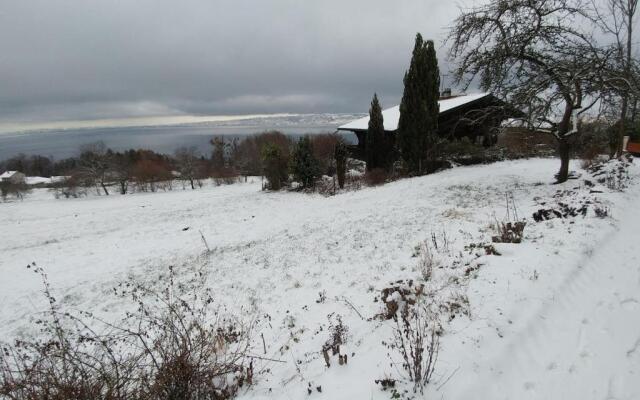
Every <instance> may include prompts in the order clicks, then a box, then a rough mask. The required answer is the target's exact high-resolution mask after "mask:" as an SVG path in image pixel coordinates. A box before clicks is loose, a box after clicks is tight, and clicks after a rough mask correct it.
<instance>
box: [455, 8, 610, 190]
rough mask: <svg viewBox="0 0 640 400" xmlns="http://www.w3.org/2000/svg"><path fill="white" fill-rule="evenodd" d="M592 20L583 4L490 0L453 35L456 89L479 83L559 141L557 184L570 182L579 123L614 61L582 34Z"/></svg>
mask: <svg viewBox="0 0 640 400" xmlns="http://www.w3.org/2000/svg"><path fill="white" fill-rule="evenodd" d="M595 18H596V17H595V16H594V12H593V10H590V8H589V4H587V3H585V2H583V1H582V0H545V1H531V0H511V1H502V0H491V1H490V2H489V3H487V4H485V5H482V6H478V7H475V8H472V9H468V10H462V12H461V15H460V16H459V17H458V18H457V19H456V20H455V21H454V24H453V26H452V27H451V29H450V32H449V35H448V42H449V43H450V44H451V48H450V51H449V56H450V58H452V59H454V60H455V61H456V63H457V64H456V67H455V70H454V78H455V80H456V81H457V83H462V84H463V85H465V86H468V85H469V84H470V83H471V82H474V81H479V83H480V85H481V87H482V88H483V89H485V90H488V91H492V92H493V93H494V95H496V96H497V97H499V98H500V99H502V100H504V101H505V102H506V103H507V104H509V105H511V106H513V107H515V108H518V109H519V110H521V111H523V113H524V115H523V116H522V118H521V119H522V120H523V121H524V122H525V123H526V125H527V126H528V127H529V128H531V129H533V130H536V131H540V132H545V133H549V134H552V135H553V136H554V137H555V138H556V139H557V142H558V152H559V155H560V160H561V165H560V170H559V172H558V174H557V181H558V182H564V181H566V180H567V179H568V176H569V159H570V154H571V153H570V151H571V138H572V136H573V135H575V134H577V133H578V124H577V118H578V117H579V116H580V115H581V114H583V113H584V112H586V111H588V110H589V109H591V108H592V107H593V106H594V105H595V104H596V103H597V100H598V99H599V97H600V95H601V93H602V90H603V89H602V87H603V85H604V79H605V78H604V74H605V71H606V70H607V67H608V63H609V61H610V58H611V53H612V50H611V49H609V48H603V47H599V46H598V45H597V44H596V41H595V40H594V39H593V36H592V35H591V33H590V32H588V31H586V30H585V29H586V28H584V27H588V26H593V22H592V21H594V20H595Z"/></svg>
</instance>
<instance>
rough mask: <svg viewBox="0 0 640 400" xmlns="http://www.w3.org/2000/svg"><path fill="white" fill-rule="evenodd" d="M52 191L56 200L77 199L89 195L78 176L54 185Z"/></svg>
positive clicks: (65, 178)
mask: <svg viewBox="0 0 640 400" xmlns="http://www.w3.org/2000/svg"><path fill="white" fill-rule="evenodd" d="M52 190H53V195H54V197H55V198H56V199H59V198H60V197H64V198H65V199H69V198H74V199H77V198H78V197H82V196H86V195H87V191H86V189H85V188H84V187H83V186H82V179H81V178H80V176H79V175H77V174H72V175H70V176H65V177H64V178H63V179H62V180H60V181H58V182H56V183H54V184H53V187H52Z"/></svg>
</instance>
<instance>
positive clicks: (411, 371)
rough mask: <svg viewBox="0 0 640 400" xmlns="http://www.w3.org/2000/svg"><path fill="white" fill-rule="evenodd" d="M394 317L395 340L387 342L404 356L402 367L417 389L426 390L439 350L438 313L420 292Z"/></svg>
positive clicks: (439, 330)
mask: <svg viewBox="0 0 640 400" xmlns="http://www.w3.org/2000/svg"><path fill="white" fill-rule="evenodd" d="M393 320H394V322H395V325H394V329H393V340H392V342H391V343H385V344H386V345H387V347H388V348H389V349H391V350H394V351H395V352H396V353H397V354H398V355H400V357H401V358H402V369H403V370H404V371H405V373H406V374H407V377H408V378H409V380H410V381H411V382H412V383H413V391H414V393H416V392H418V391H420V393H423V391H424V387H425V386H426V385H427V384H428V383H429V382H430V381H431V377H432V376H433V372H434V370H435V366H436V362H437V360H438V352H439V350H440V334H441V327H440V323H439V321H438V318H437V315H436V314H435V313H434V312H433V311H432V310H431V308H430V307H429V305H428V304H427V303H426V301H425V299H424V297H423V296H418V297H417V301H416V302H415V303H414V304H410V303H404V304H403V306H402V307H401V308H400V309H399V312H398V313H396V314H394V316H393Z"/></svg>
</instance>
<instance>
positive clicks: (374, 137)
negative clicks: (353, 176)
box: [366, 93, 386, 171]
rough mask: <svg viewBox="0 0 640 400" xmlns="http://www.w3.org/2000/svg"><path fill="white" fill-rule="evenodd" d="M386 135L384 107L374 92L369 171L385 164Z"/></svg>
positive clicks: (368, 132)
mask: <svg viewBox="0 0 640 400" xmlns="http://www.w3.org/2000/svg"><path fill="white" fill-rule="evenodd" d="M384 140H385V136H384V120H383V118H382V107H380V102H379V101H378V95H377V94H376V93H374V94H373V100H371V108H369V127H368V129H367V141H366V155H367V171H371V170H372V169H375V168H382V167H384V164H385V161H386V160H385V158H386V157H385V154H384V152H385V143H384Z"/></svg>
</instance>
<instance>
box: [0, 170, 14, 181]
mask: <svg viewBox="0 0 640 400" xmlns="http://www.w3.org/2000/svg"><path fill="white" fill-rule="evenodd" d="M17 173H18V171H5V172H3V173H2V174H0V179H8V178H11V177H12V176H14V175H15V174H17Z"/></svg>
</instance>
